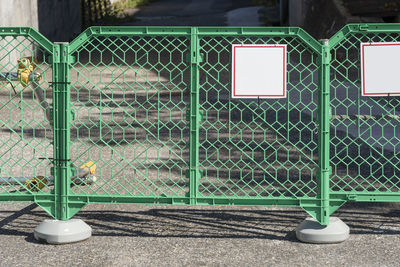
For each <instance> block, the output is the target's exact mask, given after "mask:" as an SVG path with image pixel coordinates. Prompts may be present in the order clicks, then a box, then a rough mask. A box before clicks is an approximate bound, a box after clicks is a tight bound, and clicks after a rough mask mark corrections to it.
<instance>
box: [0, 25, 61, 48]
mask: <svg viewBox="0 0 400 267" xmlns="http://www.w3.org/2000/svg"><path fill="white" fill-rule="evenodd" d="M0 36H15V37H17V36H27V37H30V38H32V40H34V41H35V42H37V43H38V44H39V45H40V46H41V47H42V48H43V49H45V50H46V51H47V52H49V53H52V52H53V46H54V45H53V43H52V42H50V41H49V40H48V39H47V38H46V37H45V36H43V35H42V34H41V33H40V32H38V31H37V30H36V29H34V28H31V27H0Z"/></svg>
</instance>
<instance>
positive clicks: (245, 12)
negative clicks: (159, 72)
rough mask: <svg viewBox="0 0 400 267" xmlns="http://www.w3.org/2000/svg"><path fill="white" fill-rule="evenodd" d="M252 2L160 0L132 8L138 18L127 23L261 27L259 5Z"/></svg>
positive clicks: (232, 0)
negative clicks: (253, 4)
mask: <svg viewBox="0 0 400 267" xmlns="http://www.w3.org/2000/svg"><path fill="white" fill-rule="evenodd" d="M251 2H252V1H251V0H204V1H199V0H191V1H187V0H159V1H157V2H155V3H154V4H152V5H149V6H144V7H141V8H140V9H133V10H131V12H130V13H131V14H134V15H135V16H136V18H137V19H138V20H137V21H134V22H129V23H127V24H126V25H145V26H150V25H157V26H159V25H169V26H183V25H184V26H221V25H242V26H258V25H260V22H259V19H258V18H259V15H258V10H259V7H252V6H251ZM249 6H250V7H249ZM232 12H233V13H232Z"/></svg>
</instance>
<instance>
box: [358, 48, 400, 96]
mask: <svg viewBox="0 0 400 267" xmlns="http://www.w3.org/2000/svg"><path fill="white" fill-rule="evenodd" d="M396 45H397V46H400V43H382V44H379V43H372V44H361V61H362V72H361V73H362V74H361V75H362V77H361V81H362V84H361V88H362V95H363V96H369V95H371V96H386V95H400V92H394V93H385V92H380V93H365V64H364V63H365V61H364V47H366V46H396Z"/></svg>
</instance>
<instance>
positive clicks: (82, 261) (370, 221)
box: [0, 204, 400, 266]
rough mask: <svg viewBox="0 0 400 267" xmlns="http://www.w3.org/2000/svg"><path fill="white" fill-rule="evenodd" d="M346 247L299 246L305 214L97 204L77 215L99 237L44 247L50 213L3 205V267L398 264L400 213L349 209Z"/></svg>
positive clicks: (344, 211) (379, 207)
mask: <svg viewBox="0 0 400 267" xmlns="http://www.w3.org/2000/svg"><path fill="white" fill-rule="evenodd" d="M336 215H337V216H339V217H340V218H342V219H343V220H344V221H345V222H346V223H347V224H348V225H349V226H350V228H351V236H350V238H349V239H348V240H347V241H345V242H344V243H341V244H333V245H312V244H304V243H300V242H298V241H297V240H296V238H295V234H294V229H295V228H296V226H297V225H298V224H299V223H300V222H301V221H302V220H303V218H304V217H305V213H304V212H301V211H300V210H297V209H284V210H282V209H277V208H263V207H260V208H249V207H170V206H169V207H165V206H141V205H139V206H135V205H125V206H122V205H119V206H117V205H89V206H87V207H86V208H85V209H84V210H83V211H82V212H80V213H79V214H78V216H76V217H77V218H82V219H83V220H85V221H86V222H87V223H88V224H89V225H90V226H91V227H92V228H93V237H92V238H90V239H89V240H87V241H84V242H80V243H76V244H69V245H60V246H53V245H46V244H40V243H38V242H36V240H35V239H34V238H33V235H32V231H33V229H34V227H35V226H36V225H37V224H38V223H39V222H40V221H42V220H43V219H45V218H47V215H46V214H45V213H44V212H43V211H42V210H40V209H39V208H35V205H34V204H32V205H30V204H29V205H25V204H1V205H0V250H1V261H0V266H398V265H399V262H398V255H399V253H400V246H399V242H400V220H399V215H400V212H399V209H398V207H396V206H393V205H392V206H390V205H389V206H388V205H379V204H377V205H374V206H371V205H368V206H365V205H360V204H358V205H357V206H355V205H347V206H346V207H344V208H343V209H341V210H340V212H339V213H337V214H336Z"/></svg>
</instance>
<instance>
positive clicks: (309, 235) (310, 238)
mask: <svg viewBox="0 0 400 267" xmlns="http://www.w3.org/2000/svg"><path fill="white" fill-rule="evenodd" d="M321 43H322V50H321V55H320V57H319V64H320V66H319V71H318V174H317V176H318V199H319V202H320V204H319V210H318V211H317V212H316V219H317V220H315V219H313V218H307V219H305V220H304V221H303V222H302V223H301V224H300V225H299V226H298V227H297V229H296V236H297V238H298V239H299V240H300V241H303V242H307V243H338V242H342V241H344V240H346V239H347V238H348V237H349V232H350V231H349V227H348V226H347V225H346V224H345V223H344V222H343V221H342V220H340V219H339V218H336V217H330V214H331V212H330V195H329V194H330V192H329V191H330V187H329V182H330V181H329V179H330V173H331V170H330V166H329V163H330V152H329V146H330V133H329V131H330V119H331V114H330V58H331V53H330V49H329V40H321Z"/></svg>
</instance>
